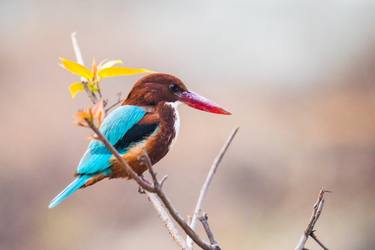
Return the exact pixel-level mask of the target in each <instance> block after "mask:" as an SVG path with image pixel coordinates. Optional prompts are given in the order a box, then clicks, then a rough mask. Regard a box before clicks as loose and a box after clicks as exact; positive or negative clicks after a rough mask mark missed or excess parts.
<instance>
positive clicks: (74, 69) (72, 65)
mask: <svg viewBox="0 0 375 250" xmlns="http://www.w3.org/2000/svg"><path fill="white" fill-rule="evenodd" d="M60 62H61V65H62V66H63V68H64V69H66V70H67V71H69V72H70V73H73V74H75V75H78V76H82V77H84V78H86V79H87V80H90V79H91V78H92V76H93V75H92V73H91V71H90V70H89V69H88V68H86V67H85V66H83V65H81V64H79V63H76V62H73V61H69V60H68V59H65V58H62V57H61V58H60Z"/></svg>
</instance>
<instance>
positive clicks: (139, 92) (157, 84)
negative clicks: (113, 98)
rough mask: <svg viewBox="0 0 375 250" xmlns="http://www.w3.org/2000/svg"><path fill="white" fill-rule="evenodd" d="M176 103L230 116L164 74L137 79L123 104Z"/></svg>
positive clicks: (175, 79)
mask: <svg viewBox="0 0 375 250" xmlns="http://www.w3.org/2000/svg"><path fill="white" fill-rule="evenodd" d="M176 101H181V102H183V103H185V104H187V105H188V106H190V107H193V108H196V109H199V110H203V111H207V112H211V113H216V114H225V115H229V114H230V113H229V112H228V111H226V110H224V109H223V108H221V107H219V106H218V105H216V104H215V103H213V102H211V101H209V100H208V99H206V98H204V97H202V96H200V95H198V94H196V93H194V92H192V91H189V90H188V89H187V87H186V86H185V84H184V83H183V82H182V81H181V80H180V79H178V78H177V77H175V76H172V75H169V74H164V73H154V74H150V75H147V76H145V77H142V78H141V79H139V80H138V81H137V82H136V83H135V84H134V86H133V89H132V90H131V91H130V93H129V95H128V97H127V98H126V99H125V101H124V102H123V104H127V105H137V106H156V105H158V103H160V102H176Z"/></svg>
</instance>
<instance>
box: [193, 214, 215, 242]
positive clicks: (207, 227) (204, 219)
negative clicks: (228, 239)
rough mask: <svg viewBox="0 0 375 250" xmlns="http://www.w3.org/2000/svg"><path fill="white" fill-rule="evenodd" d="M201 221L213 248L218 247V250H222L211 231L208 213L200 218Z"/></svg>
mask: <svg viewBox="0 0 375 250" xmlns="http://www.w3.org/2000/svg"><path fill="white" fill-rule="evenodd" d="M198 219H199V221H200V222H201V223H202V225H203V228H204V231H205V232H206V234H207V237H208V239H209V241H210V243H211V245H213V246H215V245H216V246H217V248H218V249H220V246H219V245H218V244H217V241H216V240H215V237H214V234H213V233H212V231H211V228H210V225H209V224H208V216H207V214H206V213H204V214H203V215H202V216H200V217H199V218H198Z"/></svg>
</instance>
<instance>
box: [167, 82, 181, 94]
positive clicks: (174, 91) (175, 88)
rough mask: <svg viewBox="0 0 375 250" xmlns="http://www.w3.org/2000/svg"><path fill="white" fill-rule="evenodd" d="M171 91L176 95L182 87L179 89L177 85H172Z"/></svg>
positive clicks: (170, 86)
mask: <svg viewBox="0 0 375 250" xmlns="http://www.w3.org/2000/svg"><path fill="white" fill-rule="evenodd" d="M169 89H170V90H171V91H172V92H173V93H176V92H178V91H180V87H178V86H177V85H176V84H170V85H169Z"/></svg>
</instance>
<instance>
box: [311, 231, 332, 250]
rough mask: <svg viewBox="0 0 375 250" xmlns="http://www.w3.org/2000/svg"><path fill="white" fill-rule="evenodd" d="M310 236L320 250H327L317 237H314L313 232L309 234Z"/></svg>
mask: <svg viewBox="0 0 375 250" xmlns="http://www.w3.org/2000/svg"><path fill="white" fill-rule="evenodd" d="M310 236H311V238H313V239H314V240H315V241H316V243H318V244H319V246H321V248H323V249H324V250H328V247H326V246H325V245H324V244H323V243H322V242H321V241H320V240H319V239H318V237H317V236H316V235H315V233H314V232H312V233H311V234H310Z"/></svg>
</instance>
